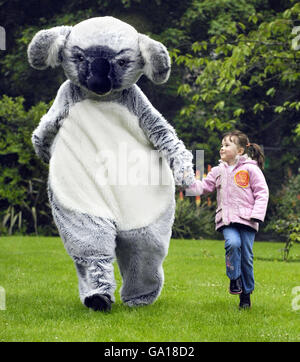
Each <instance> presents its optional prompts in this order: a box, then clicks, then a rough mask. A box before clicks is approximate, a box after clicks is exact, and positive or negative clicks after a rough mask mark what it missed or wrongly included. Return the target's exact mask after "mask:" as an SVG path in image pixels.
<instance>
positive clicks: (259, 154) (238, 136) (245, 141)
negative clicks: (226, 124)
mask: <svg viewBox="0 0 300 362" xmlns="http://www.w3.org/2000/svg"><path fill="white" fill-rule="evenodd" d="M227 137H229V139H230V141H231V142H234V143H235V144H237V145H238V146H239V147H241V148H243V149H244V150H245V151H244V152H245V153H246V154H247V155H248V156H249V157H251V158H252V159H253V160H256V161H257V165H258V166H259V168H260V169H262V170H263V169H264V163H265V156H264V153H263V151H262V149H261V147H260V146H259V145H258V144H256V143H250V142H249V138H248V137H247V136H246V135H245V133H243V132H241V131H238V130H234V131H230V132H227V133H225V134H224V135H223V139H224V138H227Z"/></svg>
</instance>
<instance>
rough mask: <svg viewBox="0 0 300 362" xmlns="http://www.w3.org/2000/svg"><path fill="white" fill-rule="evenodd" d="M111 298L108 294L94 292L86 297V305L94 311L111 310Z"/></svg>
mask: <svg viewBox="0 0 300 362" xmlns="http://www.w3.org/2000/svg"><path fill="white" fill-rule="evenodd" d="M111 304H112V302H111V299H110V297H109V295H107V294H94V295H91V296H89V297H86V298H85V300H84V305H85V306H86V307H88V308H91V309H93V310H94V311H98V310H100V311H102V312H109V311H110V310H111Z"/></svg>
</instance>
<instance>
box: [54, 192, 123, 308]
mask: <svg viewBox="0 0 300 362" xmlns="http://www.w3.org/2000/svg"><path fill="white" fill-rule="evenodd" d="M49 200H50V203H51V206H52V213H53V217H54V220H55V223H56V225H57V228H58V231H59V233H60V236H61V238H62V240H63V242H64V246H65V248H66V250H67V252H68V254H69V255H70V256H71V257H72V258H73V260H74V262H75V266H76V270H77V275H78V280H79V296H80V300H81V302H82V303H83V304H85V305H86V306H87V307H90V308H93V309H95V310H106V309H110V304H111V302H114V291H115V288H116V283H115V279H114V270H113V261H114V259H115V240H116V228H115V224H114V223H113V222H112V221H110V220H107V219H102V218H99V217H92V216H89V215H87V214H82V213H78V212H75V211H70V210H67V209H65V208H64V207H62V205H60V204H59V202H58V201H57V199H56V198H55V195H54V194H53V193H52V191H51V189H50V188H49Z"/></svg>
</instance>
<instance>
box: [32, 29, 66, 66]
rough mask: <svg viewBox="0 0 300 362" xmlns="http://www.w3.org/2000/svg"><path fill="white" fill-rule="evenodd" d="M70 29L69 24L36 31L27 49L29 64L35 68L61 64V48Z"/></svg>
mask: <svg viewBox="0 0 300 362" xmlns="http://www.w3.org/2000/svg"><path fill="white" fill-rule="evenodd" d="M71 29H72V27H71V26H56V27H54V28H52V29H49V30H41V31H39V32H38V33H36V34H35V36H34V37H33V39H32V40H31V42H30V44H29V46H28V50H27V54H28V61H29V63H30V65H31V66H32V67H33V68H35V69H45V68H47V67H52V68H54V67H56V66H58V65H59V64H61V50H62V48H63V47H64V44H65V41H66V39H67V37H68V35H69V34H70V32H71Z"/></svg>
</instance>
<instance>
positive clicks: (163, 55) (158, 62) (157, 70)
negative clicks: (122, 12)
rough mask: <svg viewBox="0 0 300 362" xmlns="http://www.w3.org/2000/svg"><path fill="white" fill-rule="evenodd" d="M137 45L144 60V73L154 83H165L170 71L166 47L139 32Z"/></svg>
mask: <svg viewBox="0 0 300 362" xmlns="http://www.w3.org/2000/svg"><path fill="white" fill-rule="evenodd" d="M139 46H140V50H141V53H142V56H143V58H144V62H145V66H144V69H143V72H144V74H145V75H146V76H147V77H148V78H149V79H150V80H152V82H154V83H156V84H162V83H165V82H166V81H167V80H168V79H169V76H170V71H171V60H170V57H169V53H168V51H167V48H166V47H165V46H164V45H163V44H162V43H160V42H158V41H156V40H153V39H151V38H149V37H148V36H147V35H143V34H139Z"/></svg>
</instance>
